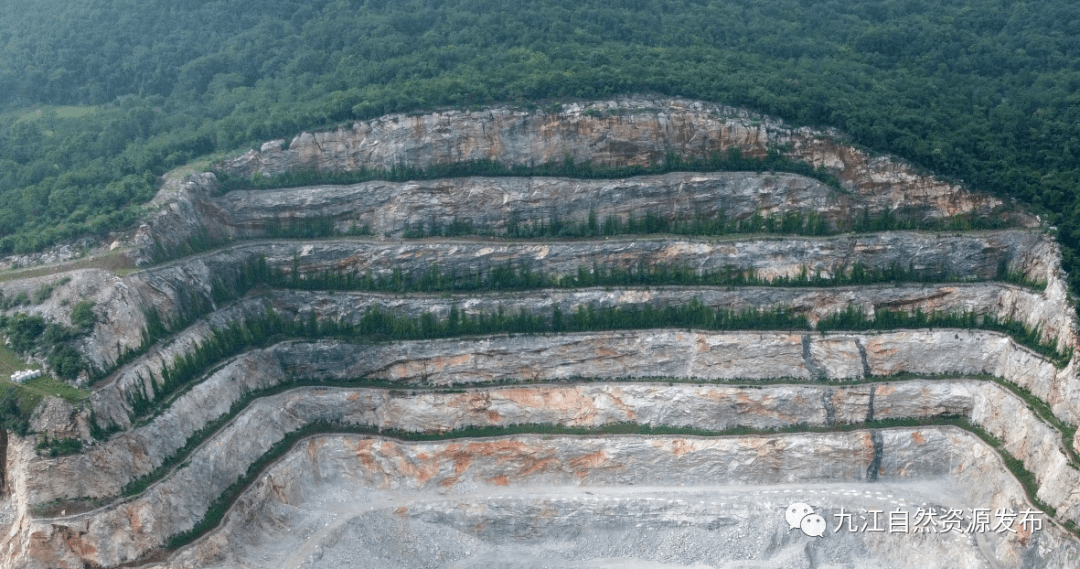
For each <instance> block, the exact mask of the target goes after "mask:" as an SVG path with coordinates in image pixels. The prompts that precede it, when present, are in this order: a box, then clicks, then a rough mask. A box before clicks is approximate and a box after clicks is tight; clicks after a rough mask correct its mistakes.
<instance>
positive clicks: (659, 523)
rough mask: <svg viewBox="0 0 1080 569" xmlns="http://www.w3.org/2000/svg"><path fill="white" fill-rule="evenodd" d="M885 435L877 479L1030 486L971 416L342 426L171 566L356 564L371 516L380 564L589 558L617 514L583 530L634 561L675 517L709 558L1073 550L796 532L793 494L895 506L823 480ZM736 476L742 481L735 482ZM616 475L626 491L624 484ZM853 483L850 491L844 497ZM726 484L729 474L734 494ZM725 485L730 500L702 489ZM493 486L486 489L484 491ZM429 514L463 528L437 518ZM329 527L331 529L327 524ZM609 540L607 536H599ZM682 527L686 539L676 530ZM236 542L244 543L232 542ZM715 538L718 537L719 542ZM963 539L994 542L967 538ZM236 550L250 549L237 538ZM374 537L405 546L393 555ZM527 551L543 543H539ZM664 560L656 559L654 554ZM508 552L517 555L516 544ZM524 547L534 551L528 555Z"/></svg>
mask: <svg viewBox="0 0 1080 569" xmlns="http://www.w3.org/2000/svg"><path fill="white" fill-rule="evenodd" d="M875 437H880V438H879V440H880V446H881V449H882V457H883V460H882V464H883V465H884V466H883V468H882V469H881V471H880V473H879V479H878V481H879V484H878V485H875V486H866V485H863V486H862V488H864V489H868V490H869V489H870V488H883V489H885V490H886V491H887V492H896V493H897V494H900V493H901V492H905V494H907V495H906V496H905V495H899V496H897V498H899V499H900V500H901V501H906V500H909V499H912V494H913V492H911V491H910V490H907V491H905V488H904V484H905V481H910V480H913V479H926V478H929V479H931V480H933V481H934V485H935V486H937V487H943V488H949V489H950V490H952V489H955V493H953V494H949V495H947V496H946V495H942V496H940V497H935V498H936V499H938V500H940V501H939V502H938V504H939V505H941V504H948V505H949V506H950V507H961V505H962V504H971V506H969V507H988V506H989V507H1001V508H1006V507H1014V508H1015V507H1017V506H1018V505H1020V504H1023V494H1022V491H1020V488H1019V485H1018V484H1016V482H1015V481H1014V480H1013V479H1011V478H1008V477H1005V478H999V477H996V476H995V475H994V472H995V469H996V468H999V464H998V462H997V460H996V457H995V456H994V455H993V453H992V451H990V450H989V449H988V448H986V447H985V446H984V445H982V444H981V443H980V442H979V441H978V440H977V439H974V438H973V437H971V435H969V434H968V433H965V432H963V431H958V430H955V429H951V428H945V429H938V428H928V429H889V430H883V431H879V432H877V433H867V432H860V433H851V434H830V435H784V436H775V437H745V438H724V439H700V438H695V437H674V438H672V437H656V438H643V437H633V436H627V437H606V438H599V437H573V438H570V437H539V436H524V437H515V438H513V439H495V440H483V441H473V440H467V441H455V442H452V443H412V444H404V443H399V442H395V441H387V440H381V439H377V438H368V437H348V436H327V437H318V438H314V439H311V440H309V441H308V442H306V443H304V444H302V445H300V446H299V447H298V448H297V450H296V451H294V452H293V453H291V454H290V455H288V456H287V457H286V458H285V459H283V460H281V461H280V462H279V463H277V464H276V465H275V466H274V467H273V468H271V469H270V470H269V471H268V473H267V474H266V476H264V477H262V478H260V480H259V481H258V482H257V483H256V484H255V485H254V486H253V487H252V488H251V489H250V490H249V491H248V492H247V493H245V495H244V496H243V497H242V498H241V499H240V500H239V501H238V502H237V504H236V506H235V507H234V508H233V510H232V511H231V512H230V514H229V516H228V518H227V519H226V521H225V523H224V525H223V527H222V529H221V530H219V531H218V532H216V533H214V534H211V535H210V536H208V537H207V538H205V539H203V540H200V541H199V542H197V543H196V545H195V546H194V547H191V548H188V549H186V550H183V551H182V552H180V554H179V555H177V556H176V557H174V558H173V559H172V560H170V562H169V563H167V564H162V565H158V566H155V567H185V568H187V567H226V566H229V567H241V566H253V565H254V564H252V562H253V559H256V558H257V557H256V555H253V554H254V553H256V552H259V551H264V550H270V551H272V552H276V551H280V553H281V556H282V557H291V559H288V560H287V561H286V565H284V566H286V567H293V566H299V565H292V564H290V562H294V561H308V562H309V563H315V565H304V566H305V567H311V566H318V567H344V566H347V565H345V564H341V565H337V564H333V561H332V557H331V560H330V563H329V564H325V563H324V564H319V560H320V558H323V555H324V554H327V557H330V555H332V553H331V551H333V546H334V542H335V541H337V540H338V539H341V532H340V531H339V530H336V529H335V528H336V527H340V526H341V525H342V524H343V523H349V524H350V525H355V526H360V527H368V528H372V530H371V531H372V534H373V535H372V536H370V538H369V539H366V540H363V541H362V543H364V544H365V546H366V547H365V548H364V549H363V550H361V551H358V552H356V553H357V554H358V555H353V556H351V557H352V558H353V560H354V561H353V562H354V563H355V562H357V561H360V560H362V561H363V562H365V563H368V564H371V566H375V567H384V566H385V567H391V566H394V561H395V560H402V559H409V560H410V561H412V560H413V559H414V558H413V557H409V555H416V558H415V559H417V561H415V563H416V564H417V565H428V564H429V563H430V564H431V565H439V564H440V563H439V562H434V561H431V562H428V563H425V562H422V561H419V560H420V559H434V558H437V554H436V552H435V551H430V552H429V551H427V550H428V548H431V549H435V548H438V550H439V551H441V552H442V554H443V555H447V554H449V555H450V556H451V557H450V559H451V560H452V559H454V557H455V556H462V557H464V556H467V555H468V554H469V553H470V552H466V551H459V548H458V547H455V545H454V543H455V542H459V540H460V542H464V543H467V544H469V546H470V547H469V549H470V550H471V549H473V548H474V547H476V546H478V545H482V544H481V543H478V541H477V539H478V538H479V540H480V541H488V540H491V541H496V542H499V543H506V544H507V545H508V546H509V547H512V548H528V547H530V546H532V545H533V543H530V536H533V537H534V538H539V539H541V540H546V539H551V540H552V541H553V542H555V543H558V544H560V545H561V547H560V548H551V549H548V550H547V551H544V552H543V553H546V554H548V555H549V556H550V557H549V558H546V559H547V560H548V561H549V562H550V563H552V564H553V565H555V566H588V565H584V564H583V563H581V562H579V563H576V564H573V563H568V564H566V565H563V564H561V563H560V562H559V558H560V557H561V556H562V555H563V554H567V553H568V552H567V549H570V548H571V547H572V545H571V544H572V542H573V540H574V536H575V535H576V534H578V533H579V532H580V531H581V529H579V530H574V529H571V527H577V528H589V527H593V526H594V525H595V526H601V527H603V526H614V528H612V530H609V531H614V532H617V533H619V534H630V535H631V536H632V539H633V542H632V543H633V545H630V544H625V543H619V542H618V541H615V542H614V543H610V542H607V541H606V540H604V537H605V536H604V535H603V533H602V532H603V531H604V530H599V531H597V532H596V533H587V536H584V537H586V538H587V539H590V541H591V543H590V545H591V549H590V550H589V551H588V552H587V553H586V554H585V559H596V558H598V557H599V558H601V559H603V558H604V557H608V558H611V557H615V558H617V559H615V560H614V562H615V563H621V564H626V563H628V562H629V561H630V559H631V558H650V557H651V555H656V554H657V552H655V550H654V549H652V548H650V547H649V546H648V545H646V544H647V542H648V541H650V540H651V539H653V538H651V537H650V534H651V535H654V536H655V535H657V534H659V535H660V536H662V539H664V540H665V541H667V542H669V543H668V544H667V546H666V547H662V548H661V549H660V552H662V553H660V554H661V555H663V557H662V558H661V559H664V560H667V561H669V562H670V561H671V560H672V556H680V555H681V554H686V553H685V552H686V550H691V551H693V552H694V553H698V554H704V558H697V559H683V558H681V557H676V558H675V559H677V560H679V561H682V562H686V563H693V562H695V561H697V562H699V563H702V564H706V563H710V564H714V563H723V562H738V561H740V560H748V559H754V560H756V561H754V563H755V564H757V563H768V564H769V566H782V567H813V566H815V565H814V562H815V560H816V561H817V562H820V561H821V560H822V558H827V559H829V560H831V561H832V563H831V565H830V566H836V567H860V566H866V564H871V565H874V566H880V567H898V568H899V567H912V566H919V567H956V566H958V564H963V566H970V567H994V566H1003V567H1028V566H1035V565H1038V564H1040V563H1045V564H1046V565H1045V566H1047V567H1068V566H1070V565H1069V563H1071V561H1070V559H1071V558H1072V556H1074V555H1075V553H1074V551H1075V545H1074V544H1073V543H1072V540H1071V539H1069V538H1068V537H1067V536H1065V535H1063V533H1062V532H1060V531H1059V530H1057V529H1054V528H1046V529H1045V530H1044V531H1041V532H1036V533H1034V534H1033V533H1032V532H1027V533H1026V534H1025V535H1011V534H1007V537H1006V539H1004V540H997V539H995V538H996V537H998V536H990V539H984V540H979V541H977V542H976V540H973V539H972V538H971V537H967V538H965V539H964V540H956V539H954V538H951V537H950V538H949V539H948V540H947V543H946V544H943V543H942V541H941V540H939V539H938V538H937V536H934V537H933V538H929V536H925V535H922V536H920V535H907V536H901V535H887V536H880V539H879V538H875V536H874V535H873V534H866V533H862V534H853V535H854V536H856V537H855V542H854V543H852V542H851V541H845V540H850V539H851V537H852V535H851V534H845V533H843V532H841V533H830V534H828V535H827V537H826V540H825V541H822V542H820V543H818V542H815V541H812V540H806V539H805V538H800V537H798V536H799V532H797V531H795V532H791V531H790V530H789V527H788V525H787V524H786V523H784V520H783V517H782V515H781V512H782V511H783V510H784V508H786V507H787V505H788V504H789V503H790V501H791V500H794V499H803V500H806V501H807V502H809V503H810V504H812V505H813V506H814V508H815V510H816V511H820V512H821V513H822V515H825V516H826V517H827V518H828V519H829V520H830V524H831V523H832V522H833V519H832V517H831V515H830V514H832V515H835V514H836V513H838V508H839V507H840V506H846V509H847V510H848V511H852V510H856V511H857V510H858V506H869V507H871V508H880V509H882V510H892V509H895V508H896V507H897V506H896V500H895V499H894V500H893V502H892V503H891V504H890V503H889V502H888V501H887V500H881V501H880V502H877V501H870V500H869V499H864V500H860V501H857V502H854V503H852V502H851V501H849V500H850V499H845V498H844V496H854V495H855V494H856V492H857V491H852V492H851V493H850V494H847V492H848V489H847V488H851V487H850V486H848V487H841V488H838V487H837V486H820V487H819V486H812V485H813V484H815V483H828V482H841V481H845V482H846V481H859V482H862V481H865V477H866V471H865V469H864V468H852V467H851V465H853V464H861V463H862V462H864V461H866V460H868V459H869V460H872V458H871V457H872V455H873V450H872V449H873V447H874V442H873V439H874V438H875ZM822 458H827V459H828V460H822ZM810 465H813V466H810ZM761 481H766V482H768V483H769V484H781V485H782V484H790V485H789V486H780V487H783V488H785V490H784V491H783V494H782V495H780V496H776V497H773V498H769V497H768V496H762V494H763V493H762V492H760V491H757V492H755V491H754V490H753V489H754V488H755V487H756V486H755V485H756V484H757V483H759V482H761ZM949 481H954V482H955V483H956V485H955V486H952V485H950V484H949ZM725 484H733V486H728V487H725V486H723V485H725ZM744 485H749V487H746V486H744ZM775 487H776V486H774V488H775ZM858 487H859V486H855V487H854V488H858ZM638 488H640V489H643V490H644V492H641V493H640V494H638V493H637V492H636V491H635V490H634V489H638ZM725 488H730V489H731V490H734V491H733V492H724V489H725ZM809 488H812V490H810V489H809ZM818 488H822V490H820V492H819V489H818ZM854 488H852V490H854ZM541 489H550V492H544V490H541ZM616 489H626V491H625V492H618V493H615V492H616ZM837 489H842V490H843V492H844V493H843V494H842V495H841V496H840V497H837V496H836V494H837V492H836V490H837ZM710 490H714V491H719V492H718V493H720V496H719V497H718V496H717V494H716V493H710ZM826 490H830V492H828V493H829V494H831V495H830V496H826V493H827V491H826ZM767 493H768V492H764V494H767ZM773 493H774V494H780V492H779V491H774V492H773ZM879 493H880V491H879ZM751 494H753V496H751ZM869 495H870V492H869V491H868V492H866V496H869ZM645 496H648V498H645ZM653 496H656V498H653ZM889 497H890V498H893V497H892V495H891V494H890V496H889ZM923 497H924V498H925V495H923ZM710 499H711V500H726V502H727V503H726V504H718V503H717V501H712V502H708V503H707V502H706V501H704V500H710ZM915 499H918V498H915ZM699 500H700V501H699ZM310 502H315V504H314V506H315V507H323V508H326V509H327V510H329V511H331V512H334V513H333V514H332V515H325V516H321V517H316V520H317V521H318V524H317V525H312V526H310V529H309V528H304V529H305V530H306V531H307V532H310V534H314V537H313V538H312V539H315V540H319V538H320V537H321V540H319V541H320V543H319V545H320V546H323V547H319V548H317V549H316V550H315V551H317V552H318V553H316V555H314V556H312V557H308V556H307V555H306V554H309V553H313V551H312V550H311V549H308V548H306V547H300V546H301V545H306V544H305V542H304V539H306V538H307V536H308V535H309V534H307V533H305V534H304V535H303V536H297V535H295V534H292V533H291V532H289V531H288V530H287V529H285V528H289V527H295V526H294V524H296V523H297V522H302V521H304V520H303V519H302V516H301V515H298V514H303V513H304V512H305V507H306V505H307V504H308V503H310ZM340 502H345V503H346V504H348V505H350V506H352V508H353V509H351V510H350V509H345V508H341V509H340V510H335V509H334V504H335V503H340ZM478 502H482V503H483V504H484V505H485V506H483V507H479V504H478ZM718 506H721V507H718ZM722 506H728V507H727V508H724V507H722ZM384 509H385V511H386V514H385V515H387V516H389V515H390V513H391V512H393V515H394V516H395V517H396V519H398V520H401V521H403V522H404V523H403V524H397V523H389V522H384V521H382V520H381V518H380V517H376V516H375V514H372V513H371V512H372V510H375V511H380V510H384ZM267 520H271V522H270V523H267ZM352 522H356V523H355V524H353V523H352ZM426 524H438V525H439V526H449V527H450V528H455V529H456V530H457V531H450V532H445V531H444V532H435V533H431V534H426V533H425V528H424V526H425V525H426ZM635 526H636V528H638V529H635ZM642 526H649V527H642ZM256 528H257V529H256ZM324 528H331V529H330V530H329V533H327V532H326V530H325V529H324ZM831 529H832V528H831V526H830V530H831ZM585 531H586V532H588V530H585ZM390 533H392V534H393V535H396V536H399V537H401V538H403V541H405V542H412V541H413V540H412V539H411V538H412V536H413V535H414V534H415V535H416V538H417V541H418V542H419V543H418V547H406V548H401V547H396V548H393V549H392V550H391V548H382V547H380V546H379V545H378V541H379V536H382V535H386V534H390ZM320 534H321V535H320ZM597 534H600V535H597ZM421 536H423V537H421ZM350 537H352V536H350ZM500 537H501V539H500ZM371 538H374V539H371ZM425 538H426V539H425ZM598 540H602V541H599V544H602V546H601V547H599V548H598V547H597V545H598ZM864 540H865V541H864ZM356 541H357V542H360V541H361V540H356ZM671 541H674V542H675V543H677V544H678V546H676V547H672V545H671V543H670V542H671ZM568 542H570V543H568ZM237 543H240V544H245V545H240V546H239V547H238V546H236V545H233V544H237ZM398 543H400V542H398ZM609 543H610V545H611V547H610V548H609V547H607V546H608V544H609ZM975 543H978V544H979V545H978V547H975ZM711 544H716V546H715V547H714V548H710V547H709V545H711ZM965 544H971V546H972V547H973V548H975V549H979V550H980V551H972V552H969V551H967V550H966V549H965V547H966V546H965ZM276 545H277V546H280V547H276ZM628 546H629V547H628ZM991 548H992V553H990V554H989V556H990V560H988V559H987V558H986V555H987V552H988V550H991ZM340 549H341V548H340V545H339V546H338V551H340ZM238 550H239V551H243V552H244V553H245V554H246V555H245V554H239V555H238ZM700 550H704V551H700ZM792 550H793V551H792ZM369 552H370V553H369ZM374 552H380V553H383V552H386V553H390V556H389V558H388V559H387V558H386V557H382V556H376V555H373V553H374ZM392 552H396V555H395V554H394V553H392ZM524 552H527V553H533V554H534V555H536V554H537V553H534V552H533V551H532V550H531V548H530V549H525V550H524ZM612 552H614V554H613V553H612ZM804 552H805V553H804ZM425 554H426V555H425ZM620 554H621V555H620ZM691 555H692V554H691ZM380 557H382V558H380ZM533 559H535V558H533ZM531 560H532V559H528V561H531ZM275 561H277V560H276V559H275ZM323 561H324V562H325V561H327V560H326V559H323ZM469 561H477V560H475V559H470V560H469ZM478 561H481V562H483V559H481V560H478ZM652 561H653V563H656V562H657V560H656V559H655V558H653V559H652ZM445 562H446V560H445V558H444V561H443V563H445ZM502 562H503V563H508V561H506V560H505V559H503V560H502ZM518 562H519V563H521V562H527V558H519V560H518ZM510 563H512V562H510ZM249 564H252V565H249Z"/></svg>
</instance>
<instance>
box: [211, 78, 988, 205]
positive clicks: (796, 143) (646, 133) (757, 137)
mask: <svg viewBox="0 0 1080 569" xmlns="http://www.w3.org/2000/svg"><path fill="white" fill-rule="evenodd" d="M587 109H592V112H586V110H587ZM596 111H599V112H596ZM598 115H599V116H598ZM838 139H839V137H838V134H837V133H835V132H822V131H814V130H812V129H791V128H788V127H786V126H784V124H783V123H782V122H780V121H776V120H774V119H768V118H765V117H761V116H758V115H754V114H751V113H748V112H746V111H742V110H739V109H734V108H731V107H724V106H720V105H713V104H709V103H703V102H699V101H688V100H684V99H647V98H625V99H619V100H614V101H602V102H595V103H588V104H575V105H568V106H566V107H564V108H563V110H562V111H559V112H557V113H547V112H543V111H524V110H518V109H511V108H495V109H486V110H483V111H477V112H458V111H447V112H439V113H431V114H426V115H419V116H406V115H389V116H386V117H382V118H379V119H375V120H373V121H367V122H359V123H355V124H354V125H353V126H352V128H349V129H339V130H336V131H333V132H320V133H301V134H300V135H298V136H297V137H296V138H294V139H293V140H292V141H291V142H290V143H289V145H288V149H283V148H282V147H283V146H284V141H283V140H279V141H271V142H268V143H266V144H264V145H263V146H262V148H260V150H259V151H252V152H249V153H247V154H245V155H244V156H242V157H240V158H238V159H236V160H233V161H231V162H229V163H227V164H225V165H224V167H223V168H224V169H225V170H226V171H228V172H230V173H233V174H237V175H252V174H255V173H261V174H265V175H275V174H281V173H284V172H288V171H292V170H303V169H312V170H326V171H351V170H358V169H360V168H369V169H390V168H393V167H395V166H406V167H414V168H426V167H429V166H433V165H438V164H449V163H454V162H468V161H476V160H494V161H496V162H499V163H501V164H504V165H507V166H513V165H522V166H528V165H532V164H544V163H561V162H563V161H564V160H567V159H570V160H573V161H574V162H590V163H591V164H593V165H596V166H624V165H648V164H654V163H659V162H663V161H664V160H665V159H666V158H667V157H668V156H669V154H670V153H675V154H678V155H680V156H682V157H683V158H705V157H709V156H712V155H713V154H714V153H721V154H724V153H726V152H727V151H728V149H729V148H738V149H740V150H741V151H742V152H743V153H744V154H745V155H748V156H755V157H761V156H764V155H765V153H766V152H767V151H768V149H769V148H770V147H772V146H782V145H784V146H790V148H789V150H788V152H787V154H788V156H790V157H792V158H794V159H796V160H802V161H805V162H808V163H810V164H812V165H814V166H815V167H817V166H821V167H824V168H825V169H826V170H828V171H829V172H831V173H834V174H836V175H837V176H838V177H839V178H840V179H841V181H842V183H843V184H844V186H845V188H847V189H848V190H849V191H852V192H853V193H855V194H857V195H859V196H862V195H866V196H871V195H872V196H874V197H873V198H871V199H874V200H880V201H878V202H877V203H879V204H890V206H889V207H890V209H891V208H892V207H895V205H901V206H904V205H905V204H912V205H914V206H915V208H913V209H917V210H919V211H920V213H922V214H923V215H926V216H929V217H942V216H951V215H955V214H960V213H966V212H970V211H972V210H975V211H983V212H985V211H988V210H991V209H994V208H996V207H998V206H999V205H1000V204H1001V202H1000V201H999V200H997V199H994V198H991V197H989V196H983V195H976V194H972V193H970V192H967V191H966V190H964V189H963V188H962V187H960V186H957V185H952V184H947V183H944V182H941V181H938V180H935V179H933V178H931V177H930V176H925V175H920V174H919V173H917V172H916V171H915V170H914V169H913V168H912V167H910V166H908V165H906V164H903V163H901V162H899V161H897V160H895V159H892V158H887V157H871V156H869V155H867V154H866V153H864V152H862V151H859V150H856V149H854V148H851V147H849V146H845V145H843V144H842V143H841V142H840V141H839V140H838Z"/></svg>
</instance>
